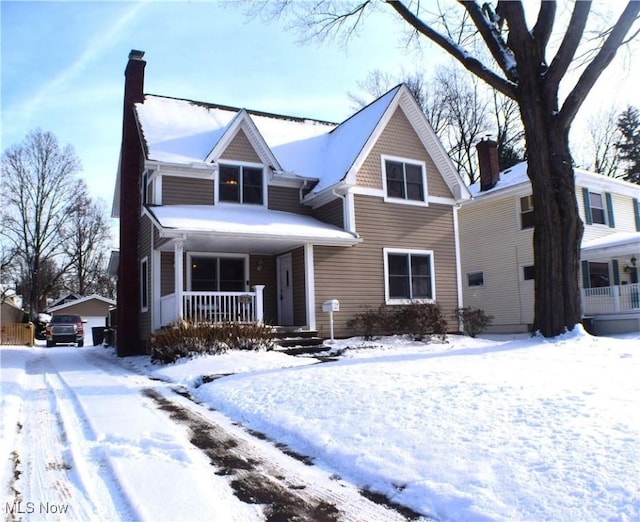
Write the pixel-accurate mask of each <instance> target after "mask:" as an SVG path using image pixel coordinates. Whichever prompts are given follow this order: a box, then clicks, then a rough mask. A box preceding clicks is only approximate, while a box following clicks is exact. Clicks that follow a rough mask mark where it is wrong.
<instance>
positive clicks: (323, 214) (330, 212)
mask: <svg viewBox="0 0 640 522" xmlns="http://www.w3.org/2000/svg"><path fill="white" fill-rule="evenodd" d="M313 217H315V218H316V219H319V220H320V221H322V222H324V223H328V224H330V225H335V226H337V227H340V228H344V207H343V204H342V200H341V199H334V200H333V201H330V202H329V203H327V204H326V205H322V206H321V207H318V208H316V209H314V210H313Z"/></svg>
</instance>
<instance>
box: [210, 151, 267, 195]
mask: <svg viewBox="0 0 640 522" xmlns="http://www.w3.org/2000/svg"><path fill="white" fill-rule="evenodd" d="M217 164H218V168H217V169H216V174H215V177H214V180H213V184H214V185H213V200H214V204H215V205H217V204H218V203H222V204H225V205H227V204H228V205H253V206H256V207H259V206H263V207H267V206H268V204H269V200H268V194H269V191H268V190H267V168H266V167H265V166H264V165H263V164H262V163H252V162H250V161H233V160H224V159H220V160H218V162H217ZM227 165H228V166H229V167H247V168H251V169H261V170H262V205H256V204H255V203H237V202H235V201H220V167H225V166H227Z"/></svg>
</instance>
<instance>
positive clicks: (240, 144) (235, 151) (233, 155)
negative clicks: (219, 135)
mask: <svg viewBox="0 0 640 522" xmlns="http://www.w3.org/2000/svg"><path fill="white" fill-rule="evenodd" d="M224 160H231V161H247V162H251V163H262V160H261V159H260V156H258V154H257V153H256V151H255V149H254V148H253V146H252V145H251V142H250V141H249V138H247V135H246V134H245V133H244V131H243V130H242V129H240V130H239V131H238V133H237V134H236V135H235V137H234V138H233V140H231V143H229V145H228V146H227V148H226V149H225V150H224V152H223V153H222V154H220V160H219V161H221V162H223V161H224Z"/></svg>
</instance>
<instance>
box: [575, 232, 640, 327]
mask: <svg viewBox="0 0 640 522" xmlns="http://www.w3.org/2000/svg"><path fill="white" fill-rule="evenodd" d="M581 257H582V266H581V270H582V281H583V288H582V290H581V294H582V295H581V297H582V315H583V317H584V318H585V320H586V322H587V323H589V324H590V325H591V327H592V329H593V331H594V333H596V334H599V335H603V334H612V333H626V332H634V331H640V282H639V280H638V272H639V267H638V259H640V233H616V234H611V235H609V236H605V237H602V238H598V239H595V240H592V241H589V242H585V243H583V246H582V249H581Z"/></svg>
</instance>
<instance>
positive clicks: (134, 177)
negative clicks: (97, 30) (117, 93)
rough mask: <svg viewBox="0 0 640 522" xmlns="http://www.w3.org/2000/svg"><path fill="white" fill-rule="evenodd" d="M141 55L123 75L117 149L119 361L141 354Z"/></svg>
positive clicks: (135, 54)
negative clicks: (138, 107)
mask: <svg viewBox="0 0 640 522" xmlns="http://www.w3.org/2000/svg"><path fill="white" fill-rule="evenodd" d="M143 56H144V52H143V51H135V50H132V51H131V52H130V53H129V61H128V63H127V67H126V69H125V71H124V77H125V82H124V107H123V113H122V144H121V146H120V261H119V266H118V306H117V322H118V323H117V324H118V326H117V328H118V333H117V342H116V347H117V352H118V355H119V356H121V357H124V356H127V355H138V354H141V353H144V351H145V350H144V345H143V343H142V342H141V340H140V263H139V260H138V239H139V233H140V232H139V231H140V227H139V220H140V173H141V172H142V167H143V150H142V144H141V143H140V136H139V134H138V128H137V125H136V118H135V113H134V104H135V103H140V102H143V101H144V92H143V91H144V68H145V65H146V62H145V61H144V60H143V59H142V57H143Z"/></svg>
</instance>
